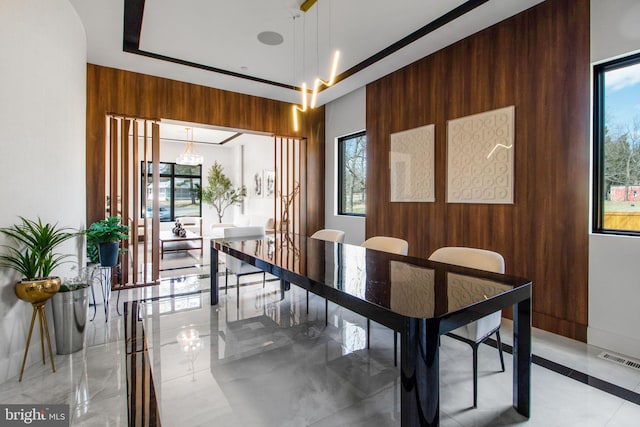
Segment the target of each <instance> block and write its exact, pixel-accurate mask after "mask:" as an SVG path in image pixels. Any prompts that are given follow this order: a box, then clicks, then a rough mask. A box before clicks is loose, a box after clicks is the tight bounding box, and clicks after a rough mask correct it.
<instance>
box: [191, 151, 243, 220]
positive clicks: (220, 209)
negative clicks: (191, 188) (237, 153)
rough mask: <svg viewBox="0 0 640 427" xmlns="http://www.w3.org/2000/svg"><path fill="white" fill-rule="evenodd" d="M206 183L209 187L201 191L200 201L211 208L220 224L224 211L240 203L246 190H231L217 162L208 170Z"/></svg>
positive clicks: (240, 188)
mask: <svg viewBox="0 0 640 427" xmlns="http://www.w3.org/2000/svg"><path fill="white" fill-rule="evenodd" d="M207 182H208V183H209V185H208V186H207V187H205V188H203V189H202V200H203V201H204V202H206V203H208V204H210V205H211V206H213V208H214V209H215V210H216V212H217V213H218V221H219V222H220V223H222V217H223V216H224V211H225V210H226V209H227V208H228V207H229V206H231V205H235V204H237V203H241V202H242V201H243V200H244V198H245V197H246V196H247V188H246V187H245V186H244V185H242V186H240V187H238V188H233V185H232V184H231V180H230V179H229V178H228V177H227V176H226V175H225V174H224V172H222V165H221V164H220V163H218V162H215V163H214V165H213V166H211V169H209V175H208V177H207Z"/></svg>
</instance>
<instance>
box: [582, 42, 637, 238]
mask: <svg viewBox="0 0 640 427" xmlns="http://www.w3.org/2000/svg"><path fill="white" fill-rule="evenodd" d="M594 79H595V80H594V103H593V105H594V126H593V128H594V135H593V141H594V156H593V158H594V168H593V170H594V186H593V188H594V194H593V200H594V203H593V207H594V212H593V231H594V232H598V233H610V234H629V235H640V197H638V193H639V191H640V110H639V109H638V107H639V106H640V101H639V99H640V54H637V55H633V56H629V57H626V58H621V59H617V60H614V61H611V62H607V63H605V64H600V65H597V66H596V67H595V68H594Z"/></svg>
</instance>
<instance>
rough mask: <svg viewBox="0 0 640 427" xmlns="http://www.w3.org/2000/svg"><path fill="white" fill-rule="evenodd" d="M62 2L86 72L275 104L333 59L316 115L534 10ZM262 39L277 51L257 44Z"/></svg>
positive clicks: (530, 0) (282, 1)
mask: <svg viewBox="0 0 640 427" xmlns="http://www.w3.org/2000/svg"><path fill="white" fill-rule="evenodd" d="M70 1H71V3H72V4H73V6H74V7H75V9H76V10H77V12H78V14H79V16H80V18H81V20H82V21H83V24H84V27H85V29H86V33H87V61H88V62H89V63H92V64H97V65H103V66H108V67H114V68H119V69H124V70H129V71H135V72H139V73H144V74H151V75H155V76H160V77H165V78H170V79H175V80H181V81H186V82H190V83H195V84H201V85H205V86H210V87H216V88H221V89H226V90H230V91H234V92H239V93H245V94H250V95H256V96H262V97H265V98H271V99H276V100H280V101H285V102H296V103H299V102H300V92H299V91H297V90H296V89H297V88H299V87H300V86H301V84H302V82H306V83H307V85H308V86H311V85H312V83H313V80H314V79H315V77H320V78H321V79H324V80H326V79H328V77H329V69H330V65H331V64H330V62H331V57H332V53H333V51H334V50H336V49H339V50H340V52H341V59H340V62H339V65H338V70H337V71H338V77H337V82H336V84H334V85H333V86H332V87H330V88H327V89H325V90H323V91H322V92H321V93H320V95H319V97H318V104H319V105H322V104H324V103H326V102H329V101H332V100H334V99H336V98H338V97H340V96H342V95H344V94H347V93H349V92H351V91H353V90H355V89H357V88H359V87H362V86H364V85H366V84H367V83H370V82H372V81H374V80H376V79H378V78H380V77H382V76H384V75H386V74H389V73H390V72H392V71H395V70H397V69H399V68H401V67H403V66H405V65H408V64H410V63H412V62H414V61H416V60H418V59H420V58H423V57H425V56H427V55H429V54H431V53H433V52H435V51H437V50H439V49H442V48H443V47H445V46H448V45H450V44H452V43H454V42H456V41H458V40H461V39H463V38H465V37H467V36H469V35H471V34H473V33H475V32H477V31H479V30H481V29H483V28H486V27H488V26H491V25H493V24H495V23H497V22H499V21H502V20H504V19H506V18H508V17H510V16H512V15H515V14H517V13H519V12H521V11H523V10H525V9H527V8H529V7H532V6H533V5H535V4H537V3H540V2H541V1H542V0H510V1H506V0H466V1H465V0H393V1H391V0H349V1H344V0H342V1H338V0H318V1H317V2H316V3H315V4H314V5H313V6H312V7H311V8H310V9H309V10H308V11H307V12H302V11H301V10H300V4H301V3H303V0H234V1H228V0H180V1H176V0H124V1H86V0H70ZM125 10H126V13H125ZM124 22H126V26H125V25H124V24H123V23H124ZM125 29H126V31H125ZM265 31H269V32H275V33H278V34H279V35H281V36H282V43H281V44H279V45H268V44H264V43H262V42H260V41H259V40H258V34H260V33H261V32H265ZM276 38H277V37H276ZM123 46H124V49H126V50H127V51H125V50H123Z"/></svg>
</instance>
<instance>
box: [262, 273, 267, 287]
mask: <svg viewBox="0 0 640 427" xmlns="http://www.w3.org/2000/svg"><path fill="white" fill-rule="evenodd" d="M266 283H267V272H266V271H263V272H262V288H263V289H264V286H265V285H266Z"/></svg>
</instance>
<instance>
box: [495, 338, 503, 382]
mask: <svg viewBox="0 0 640 427" xmlns="http://www.w3.org/2000/svg"><path fill="white" fill-rule="evenodd" d="M496 342H497V343H498V354H499V355H500V366H502V372H504V357H503V356H502V340H501V339H500V331H499V330H498V331H496Z"/></svg>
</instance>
